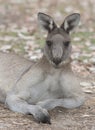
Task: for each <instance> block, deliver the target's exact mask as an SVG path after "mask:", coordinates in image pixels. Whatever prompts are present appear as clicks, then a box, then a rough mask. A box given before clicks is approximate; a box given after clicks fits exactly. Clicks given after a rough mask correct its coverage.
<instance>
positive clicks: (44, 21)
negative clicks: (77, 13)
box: [38, 12, 57, 32]
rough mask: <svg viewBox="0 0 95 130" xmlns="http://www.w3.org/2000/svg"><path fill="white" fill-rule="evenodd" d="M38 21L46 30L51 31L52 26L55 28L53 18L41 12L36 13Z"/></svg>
mask: <svg viewBox="0 0 95 130" xmlns="http://www.w3.org/2000/svg"><path fill="white" fill-rule="evenodd" d="M38 22H39V24H40V25H41V26H42V27H43V28H44V29H45V30H46V31H48V32H51V31H52V30H53V29H54V28H57V26H56V24H55V22H54V20H53V18H52V17H51V16H49V15H47V14H44V13H41V12H39V13H38Z"/></svg>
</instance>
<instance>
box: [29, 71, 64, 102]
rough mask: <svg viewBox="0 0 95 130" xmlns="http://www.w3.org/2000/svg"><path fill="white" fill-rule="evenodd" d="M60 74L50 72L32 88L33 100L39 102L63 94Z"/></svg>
mask: <svg viewBox="0 0 95 130" xmlns="http://www.w3.org/2000/svg"><path fill="white" fill-rule="evenodd" d="M60 76H61V75H60V74H59V73H55V74H49V75H47V76H46V77H45V78H44V80H43V81H42V82H40V83H38V84H36V85H34V86H33V87H32V88H31V99H30V100H31V101H32V102H34V103H35V102H38V101H43V100H46V99H55V98H60V97H62V96H63V92H62V86H61V83H60V82H61V81H60Z"/></svg>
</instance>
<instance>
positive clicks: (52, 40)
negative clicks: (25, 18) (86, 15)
mask: <svg viewBox="0 0 95 130" xmlns="http://www.w3.org/2000/svg"><path fill="white" fill-rule="evenodd" d="M79 20H80V14H78V13H74V14H71V15H69V16H67V17H66V18H65V20H64V22H63V23H62V25H61V26H60V27H57V25H56V24H55V22H54V20H53V18H52V17H51V16H49V15H46V14H43V13H38V22H39V24H40V25H41V26H42V27H43V28H44V29H45V30H47V31H48V35H47V38H46V44H45V47H44V55H45V56H46V57H47V59H48V60H49V62H50V63H51V64H52V65H53V66H55V67H58V66H61V65H62V64H64V61H66V60H67V59H68V58H69V57H70V54H71V39H70V35H69V33H70V31H71V30H73V29H74V27H76V26H77V25H78V23H79Z"/></svg>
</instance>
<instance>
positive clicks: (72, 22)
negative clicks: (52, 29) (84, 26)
mask: <svg viewBox="0 0 95 130" xmlns="http://www.w3.org/2000/svg"><path fill="white" fill-rule="evenodd" d="M79 21H80V14H78V13H74V14H71V15H69V16H67V17H66V18H65V20H64V22H63V24H62V25H61V28H63V29H65V30H66V31H67V32H68V33H69V32H70V31H72V30H73V29H74V28H75V27H76V26H77V25H78V24H79Z"/></svg>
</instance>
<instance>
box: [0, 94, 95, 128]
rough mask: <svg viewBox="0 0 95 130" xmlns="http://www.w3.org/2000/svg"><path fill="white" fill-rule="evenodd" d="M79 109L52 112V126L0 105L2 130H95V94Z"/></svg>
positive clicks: (0, 125) (56, 109)
mask: <svg viewBox="0 0 95 130" xmlns="http://www.w3.org/2000/svg"><path fill="white" fill-rule="evenodd" d="M87 98H88V99H87V101H86V102H85V104H84V105H83V106H81V107H80V108H77V109H72V110H68V109H64V108H55V109H54V110H52V111H50V112H49V113H50V116H51V122H52V124H51V125H47V124H38V123H37V122H35V120H34V119H33V117H32V116H31V115H22V114H19V113H14V112H12V111H10V110H8V109H7V108H6V106H4V105H3V104H0V130H95V94H89V95H88V96H87Z"/></svg>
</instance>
